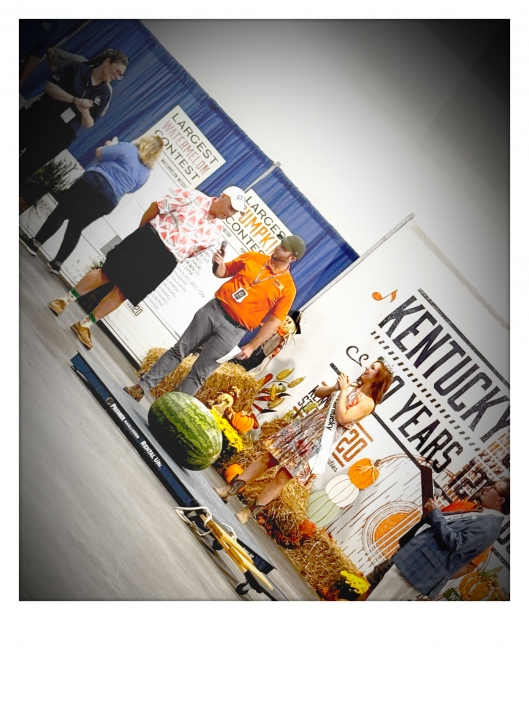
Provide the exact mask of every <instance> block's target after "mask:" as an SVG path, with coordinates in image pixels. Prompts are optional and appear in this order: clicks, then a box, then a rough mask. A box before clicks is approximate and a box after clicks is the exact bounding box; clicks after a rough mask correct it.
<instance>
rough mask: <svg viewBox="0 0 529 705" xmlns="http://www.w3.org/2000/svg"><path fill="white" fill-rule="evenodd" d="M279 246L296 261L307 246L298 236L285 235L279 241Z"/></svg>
mask: <svg viewBox="0 0 529 705" xmlns="http://www.w3.org/2000/svg"><path fill="white" fill-rule="evenodd" d="M281 244H282V245H283V247H284V248H285V249H287V250H288V251H289V252H292V254H293V255H295V257H296V259H301V258H302V257H303V255H304V254H305V250H306V249H307V246H306V245H305V243H304V242H303V240H302V239H301V238H300V237H299V236H298V235H287V236H286V237H284V238H283V239H282V240H281Z"/></svg>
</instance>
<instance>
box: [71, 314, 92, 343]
mask: <svg viewBox="0 0 529 705" xmlns="http://www.w3.org/2000/svg"><path fill="white" fill-rule="evenodd" d="M70 328H71V330H73V332H74V333H75V335H76V336H77V337H78V338H79V340H80V341H81V343H82V344H83V345H84V346H85V348H88V350H91V349H92V333H91V331H90V328H88V326H83V325H81V321H77V323H74V324H73V326H70Z"/></svg>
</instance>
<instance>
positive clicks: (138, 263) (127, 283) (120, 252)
mask: <svg viewBox="0 0 529 705" xmlns="http://www.w3.org/2000/svg"><path fill="white" fill-rule="evenodd" d="M176 265H177V261H176V258H175V256H174V255H173V254H171V252H169V250H168V249H167V247H166V246H165V245H164V244H163V242H162V240H161V238H160V236H159V235H158V233H157V232H156V230H155V229H154V228H153V226H152V225H151V224H150V223H147V224H146V225H144V226H143V227H142V228H138V229H137V230H135V231H134V232H133V233H131V234H130V235H129V236H128V237H126V238H125V239H124V240H123V242H120V243H119V245H116V247H113V248H112V249H111V250H110V252H109V253H108V255H107V259H106V262H105V264H104V265H103V266H102V268H101V269H102V270H103V273H104V274H105V276H106V277H108V279H110V281H111V282H112V283H113V284H114V286H117V287H118V288H119V289H120V290H121V291H122V293H123V294H124V295H125V296H126V297H127V299H128V300H129V301H130V302H131V304H132V305H133V306H137V305H138V304H139V303H140V301H143V299H144V298H145V297H146V296H148V295H149V294H151V293H152V292H153V291H154V290H155V289H156V287H158V286H160V284H161V283H162V282H163V281H164V279H167V277H168V276H169V275H170V274H171V273H172V272H173V270H174V268H175V267H176Z"/></svg>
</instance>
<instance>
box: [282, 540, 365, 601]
mask: <svg viewBox="0 0 529 705" xmlns="http://www.w3.org/2000/svg"><path fill="white" fill-rule="evenodd" d="M286 555H287V556H288V557H289V558H290V560H291V561H292V563H293V564H294V565H295V566H296V568H297V569H298V570H299V572H300V573H301V575H302V576H303V577H304V578H305V580H306V581H307V583H308V584H309V585H310V586H311V588H313V590H315V591H316V592H317V593H318V595H320V597H323V598H325V596H326V595H327V594H328V593H330V592H331V589H332V587H333V586H334V584H335V583H336V582H337V581H338V580H339V579H340V573H341V571H342V570H346V571H347V572H349V573H353V575H359V576H361V577H364V575H363V574H362V573H361V572H360V571H359V570H358V568H357V567H356V566H355V564H354V563H353V562H352V561H351V560H350V559H349V558H348V557H347V556H346V555H345V553H344V552H343V551H342V550H341V548H340V547H339V546H338V545H337V544H336V542H335V541H334V539H332V538H331V537H330V536H329V535H328V534H327V533H326V532H325V530H324V529H318V531H317V532H316V533H315V534H314V536H312V537H310V538H308V539H307V540H306V541H304V542H303V543H302V545H301V546H300V547H299V548H293V549H291V550H289V551H286Z"/></svg>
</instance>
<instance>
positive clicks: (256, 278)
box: [244, 260, 290, 290]
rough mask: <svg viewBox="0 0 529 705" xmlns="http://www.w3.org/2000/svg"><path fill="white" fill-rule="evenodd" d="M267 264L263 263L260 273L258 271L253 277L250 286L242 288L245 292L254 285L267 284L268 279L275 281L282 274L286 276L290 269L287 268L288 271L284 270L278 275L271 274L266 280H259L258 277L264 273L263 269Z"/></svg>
mask: <svg viewBox="0 0 529 705" xmlns="http://www.w3.org/2000/svg"><path fill="white" fill-rule="evenodd" d="M269 261H270V260H268V262H269ZM268 262H265V263H264V264H263V266H262V268H261V271H260V272H259V274H258V275H257V276H256V277H255V279H254V280H253V282H252V283H251V284H248V286H246V287H244V288H245V289H246V290H248V289H249V288H250V287H251V286H253V285H254V284H262V283H263V282H267V281H268V280H269V279H277V278H278V277H282V276H283V274H288V272H289V271H290V267H289V268H288V269H285V271H284V272H281V273H280V274H272V276H270V277H266V279H259V277H260V276H261V274H262V273H263V272H264V270H265V267H266V266H267V264H268Z"/></svg>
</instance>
